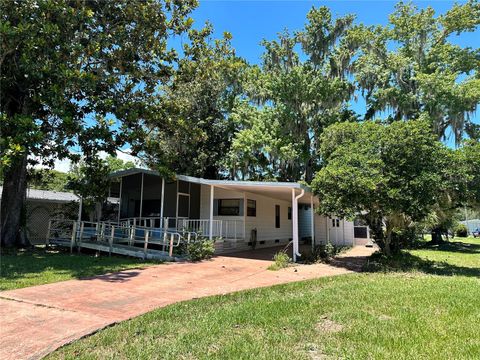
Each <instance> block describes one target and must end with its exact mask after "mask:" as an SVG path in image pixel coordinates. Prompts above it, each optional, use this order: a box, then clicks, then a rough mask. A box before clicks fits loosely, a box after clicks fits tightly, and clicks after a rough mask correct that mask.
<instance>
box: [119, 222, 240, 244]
mask: <svg viewBox="0 0 480 360" xmlns="http://www.w3.org/2000/svg"><path fill="white" fill-rule="evenodd" d="M119 225H120V226H125V227H130V226H135V227H138V226H140V227H145V228H157V229H168V230H170V231H178V232H181V233H184V232H194V233H197V234H198V235H199V236H204V237H209V236H210V220H209V219H187V218H176V217H164V218H160V217H142V218H138V217H132V218H125V219H121V220H120V223H119ZM212 237H213V238H223V239H226V240H239V239H244V238H245V232H244V222H243V220H213V221H212Z"/></svg>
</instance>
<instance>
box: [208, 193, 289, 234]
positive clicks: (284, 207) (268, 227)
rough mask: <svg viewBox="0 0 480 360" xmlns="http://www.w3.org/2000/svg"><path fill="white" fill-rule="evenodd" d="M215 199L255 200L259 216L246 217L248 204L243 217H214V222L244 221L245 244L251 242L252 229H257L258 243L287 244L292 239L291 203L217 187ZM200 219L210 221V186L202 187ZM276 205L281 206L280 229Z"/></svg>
mask: <svg viewBox="0 0 480 360" xmlns="http://www.w3.org/2000/svg"><path fill="white" fill-rule="evenodd" d="M214 198H215V199H240V198H241V199H244V200H247V199H250V200H255V201H256V205H257V216H255V217H253V216H246V204H244V215H243V216H214V217H213V219H214V220H235V219H237V220H244V221H245V242H248V241H250V235H251V231H252V229H257V242H259V241H265V240H267V241H269V240H272V241H273V240H277V239H278V240H280V242H281V243H285V240H286V241H288V240H290V239H291V238H292V220H289V219H288V207H289V206H291V202H290V201H284V200H277V199H273V198H271V197H267V196H263V195H258V194H254V193H249V192H245V193H243V192H240V191H234V190H226V189H222V188H217V187H215V193H214ZM200 199H201V200H200V218H201V219H208V218H209V210H210V186H208V185H202V188H201V195H200ZM275 205H280V227H279V228H275Z"/></svg>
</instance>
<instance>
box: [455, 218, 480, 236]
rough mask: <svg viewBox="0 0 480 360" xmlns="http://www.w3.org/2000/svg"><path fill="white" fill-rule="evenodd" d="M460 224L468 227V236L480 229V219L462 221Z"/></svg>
mask: <svg viewBox="0 0 480 360" xmlns="http://www.w3.org/2000/svg"><path fill="white" fill-rule="evenodd" d="M460 224H464V225H465V226H466V227H467V229H468V234H471V233H472V232H474V231H475V230H476V229H480V219H472V220H465V221H460Z"/></svg>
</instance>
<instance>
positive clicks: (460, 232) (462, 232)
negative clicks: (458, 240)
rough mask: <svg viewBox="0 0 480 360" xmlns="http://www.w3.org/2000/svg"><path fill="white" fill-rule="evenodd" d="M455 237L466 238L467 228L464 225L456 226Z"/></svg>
mask: <svg viewBox="0 0 480 360" xmlns="http://www.w3.org/2000/svg"><path fill="white" fill-rule="evenodd" d="M455 236H458V237H467V236H468V228H467V226H466V225H465V224H458V225H457V226H456V227H455Z"/></svg>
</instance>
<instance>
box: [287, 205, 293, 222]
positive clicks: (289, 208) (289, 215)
mask: <svg viewBox="0 0 480 360" xmlns="http://www.w3.org/2000/svg"><path fill="white" fill-rule="evenodd" d="M288 220H292V207H291V206H289V207H288Z"/></svg>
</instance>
